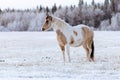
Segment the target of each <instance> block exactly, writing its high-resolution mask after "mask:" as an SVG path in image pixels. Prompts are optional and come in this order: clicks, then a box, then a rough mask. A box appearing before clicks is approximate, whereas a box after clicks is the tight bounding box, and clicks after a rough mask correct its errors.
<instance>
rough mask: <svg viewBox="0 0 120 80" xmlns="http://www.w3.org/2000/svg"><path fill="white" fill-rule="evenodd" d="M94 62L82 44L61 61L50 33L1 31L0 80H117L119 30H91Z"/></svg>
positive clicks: (119, 62) (119, 52) (119, 60)
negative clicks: (93, 43)
mask: <svg viewBox="0 0 120 80" xmlns="http://www.w3.org/2000/svg"><path fill="white" fill-rule="evenodd" d="M94 42H95V62H88V61H86V53H85V50H84V49H83V48H82V47H78V48H74V47H71V48H70V55H71V63H68V62H66V63H64V62H63V59H62V53H61V51H60V48H59V46H58V43H57V41H56V34H55V33H54V32H1V33H0V80H61V79H64V80H120V32H119V31H116V32H114V31H95V37H94Z"/></svg>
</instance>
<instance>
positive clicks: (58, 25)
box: [53, 18, 71, 31]
mask: <svg viewBox="0 0 120 80" xmlns="http://www.w3.org/2000/svg"><path fill="white" fill-rule="evenodd" d="M70 28H71V26H70V25H69V24H68V23H66V22H64V21H63V20H60V19H59V18H55V23H54V28H53V29H54V30H55V31H56V30H60V31H67V30H69V29H70Z"/></svg>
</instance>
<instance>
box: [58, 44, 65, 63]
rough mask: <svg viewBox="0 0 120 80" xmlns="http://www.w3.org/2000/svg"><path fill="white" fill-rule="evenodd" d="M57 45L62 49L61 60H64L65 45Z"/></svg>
mask: <svg viewBox="0 0 120 80" xmlns="http://www.w3.org/2000/svg"><path fill="white" fill-rule="evenodd" d="M59 46H60V48H61V51H62V53H63V60H64V62H65V46H62V45H59Z"/></svg>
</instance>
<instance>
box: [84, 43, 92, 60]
mask: <svg viewBox="0 0 120 80" xmlns="http://www.w3.org/2000/svg"><path fill="white" fill-rule="evenodd" d="M83 48H84V49H85V51H86V55H87V61H91V60H90V51H89V48H88V47H87V45H86V44H84V45H83Z"/></svg>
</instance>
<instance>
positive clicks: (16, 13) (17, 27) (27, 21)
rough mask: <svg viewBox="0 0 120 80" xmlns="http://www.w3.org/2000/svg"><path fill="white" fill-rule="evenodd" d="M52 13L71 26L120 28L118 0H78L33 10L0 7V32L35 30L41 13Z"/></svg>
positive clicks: (40, 24)
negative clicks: (100, 0) (74, 2)
mask: <svg viewBox="0 0 120 80" xmlns="http://www.w3.org/2000/svg"><path fill="white" fill-rule="evenodd" d="M46 13H50V14H52V15H55V16H57V17H59V18H61V19H63V20H65V21H66V22H67V23H69V24H71V25H73V26H75V25H78V24H86V25H88V26H91V27H93V28H94V29H96V30H120V17H119V16H120V0H105V1H104V3H95V1H94V0H92V2H91V4H87V3H86V2H84V1H83V0H79V3H78V5H71V6H66V7H62V6H61V5H60V6H57V5H56V4H54V5H53V7H52V8H49V7H46V8H45V7H42V6H41V5H40V6H37V7H36V9H26V10H15V9H9V8H8V9H5V10H1V9H0V31H39V30H40V27H41V26H42V24H43V22H44V19H45V14H46Z"/></svg>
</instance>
